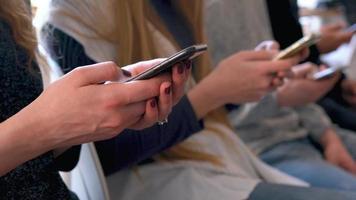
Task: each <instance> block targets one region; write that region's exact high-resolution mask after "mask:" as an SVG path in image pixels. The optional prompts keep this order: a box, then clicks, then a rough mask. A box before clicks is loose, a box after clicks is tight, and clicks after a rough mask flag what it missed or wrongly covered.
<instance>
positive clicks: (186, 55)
mask: <svg viewBox="0 0 356 200" xmlns="http://www.w3.org/2000/svg"><path fill="white" fill-rule="evenodd" d="M207 49H208V46H207V45H206V44H200V45H193V46H190V47H188V48H186V49H183V50H182V51H179V52H178V53H176V54H174V55H172V56H170V57H169V58H167V59H166V60H164V61H162V62H161V63H159V64H157V65H155V66H153V67H151V68H149V69H147V70H146V71H144V72H142V73H140V74H139V75H137V76H135V77H132V78H130V79H128V80H126V81H125V82H130V81H134V80H145V79H150V78H152V77H155V76H157V75H159V74H162V73H165V72H168V71H169V70H171V68H172V67H173V66H174V65H176V64H178V63H180V62H183V61H186V60H193V59H194V58H196V57H197V56H199V55H201V54H202V53H204V52H205V51H206V50H207Z"/></svg>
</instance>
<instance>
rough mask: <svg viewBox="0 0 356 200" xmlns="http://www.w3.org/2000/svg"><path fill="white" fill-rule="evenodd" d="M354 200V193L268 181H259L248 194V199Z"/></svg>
mask: <svg viewBox="0 0 356 200" xmlns="http://www.w3.org/2000/svg"><path fill="white" fill-rule="evenodd" d="M267 199H268V200H286V199H288V200H318V199H320V200H336V199H337V200H341V199H342V200H354V199H356V193H353V192H349V191H337V190H328V189H322V188H312V187H311V188H304V187H295V186H287V185H278V184H270V183H260V184H258V185H257V186H256V188H255V189H254V190H253V191H252V193H251V194H250V196H249V198H248V200H267Z"/></svg>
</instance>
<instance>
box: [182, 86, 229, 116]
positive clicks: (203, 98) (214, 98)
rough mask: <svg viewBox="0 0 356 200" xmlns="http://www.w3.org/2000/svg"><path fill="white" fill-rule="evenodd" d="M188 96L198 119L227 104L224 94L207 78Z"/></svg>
mask: <svg viewBox="0 0 356 200" xmlns="http://www.w3.org/2000/svg"><path fill="white" fill-rule="evenodd" d="M187 96H188V99H189V101H190V102H191V105H192V107H193V109H194V111H195V114H196V116H197V118H198V119H201V118H203V117H204V116H205V115H206V114H208V113H209V112H211V111H213V110H215V109H217V108H219V107H221V106H223V105H225V104H226V102H225V101H224V98H223V95H220V94H219V92H218V91H217V90H216V89H214V85H210V84H209V82H208V81H206V80H203V81H202V82H201V83H199V84H198V85H196V86H195V87H194V88H193V89H191V90H190V91H189V92H188V95H187Z"/></svg>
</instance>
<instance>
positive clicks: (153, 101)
mask: <svg viewBox="0 0 356 200" xmlns="http://www.w3.org/2000/svg"><path fill="white" fill-rule="evenodd" d="M156 105H157V103H156V100H152V101H151V107H152V108H155V107H156Z"/></svg>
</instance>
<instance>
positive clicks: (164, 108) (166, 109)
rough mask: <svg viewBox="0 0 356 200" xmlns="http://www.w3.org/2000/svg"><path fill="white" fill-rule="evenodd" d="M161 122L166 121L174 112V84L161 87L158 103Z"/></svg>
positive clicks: (168, 83)
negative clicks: (172, 111)
mask: <svg viewBox="0 0 356 200" xmlns="http://www.w3.org/2000/svg"><path fill="white" fill-rule="evenodd" d="M158 108H159V109H158V110H159V116H158V118H159V121H162V120H164V119H166V118H167V117H168V115H169V113H170V112H171V110H172V84H171V83H170V82H165V83H163V84H162V85H161V88H160V95H159V101H158Z"/></svg>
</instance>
